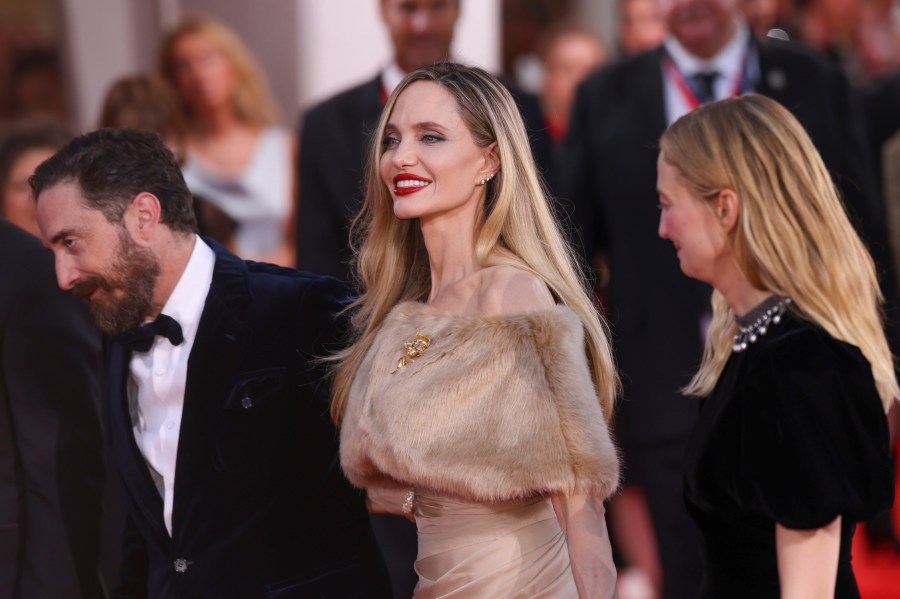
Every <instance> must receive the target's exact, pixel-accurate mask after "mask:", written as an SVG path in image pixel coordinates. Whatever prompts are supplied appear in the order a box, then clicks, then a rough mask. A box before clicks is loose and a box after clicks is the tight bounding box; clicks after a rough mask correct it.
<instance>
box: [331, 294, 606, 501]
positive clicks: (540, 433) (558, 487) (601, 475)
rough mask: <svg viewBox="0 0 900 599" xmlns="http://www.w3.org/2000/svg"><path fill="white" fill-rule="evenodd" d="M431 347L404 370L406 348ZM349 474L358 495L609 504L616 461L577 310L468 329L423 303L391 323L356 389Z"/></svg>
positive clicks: (398, 311) (469, 323) (346, 448)
mask: <svg viewBox="0 0 900 599" xmlns="http://www.w3.org/2000/svg"><path fill="white" fill-rule="evenodd" d="M416 333H422V334H424V335H427V336H428V337H430V338H431V344H430V346H429V347H428V348H427V349H426V350H425V351H424V352H423V354H422V355H421V356H420V357H417V358H415V359H414V361H413V363H411V364H408V365H406V366H404V367H402V368H399V369H397V361H398V360H399V358H400V357H401V356H402V355H404V354H405V350H404V343H408V342H410V341H412V339H413V337H414V335H415V334H416ZM341 464H342V466H343V468H344V472H345V473H346V474H347V477H348V478H349V479H350V481H351V482H352V483H353V484H355V485H356V486H358V487H366V486H370V485H376V484H385V483H387V482H392V483H393V484H397V483H399V484H402V485H408V486H413V487H419V488H427V489H430V490H432V491H436V492H439V493H444V494H448V495H454V496H457V497H461V498H464V499H469V500H473V501H502V500H509V499H516V498H521V497H528V496H533V495H537V494H546V493H550V492H558V493H563V494H567V495H572V494H576V493H587V494H591V495H595V496H600V497H607V496H608V495H610V494H611V493H612V492H613V491H614V490H615V489H616V486H617V484H618V478H619V461H618V456H617V453H616V450H615V447H614V445H613V442H612V439H611V438H610V433H609V429H608V428H607V426H606V422H605V420H604V418H603V413H602V410H601V408H600V403H599V401H598V399H597V395H596V392H595V390H594V385H593V383H592V381H591V375H590V372H589V368H588V363H587V358H586V354H585V348H584V332H583V328H582V324H581V320H580V319H579V318H578V316H577V315H576V314H575V313H574V312H573V311H572V310H571V309H570V308H568V307H565V306H555V307H553V308H549V309H544V310H538V311H534V312H528V313H524V314H516V315H512V316H506V315H504V316H493V317H460V316H455V315H452V314H448V313H446V312H442V311H439V310H436V309H434V308H432V307H430V306H427V305H425V304H421V303H417V302H404V303H401V304H398V305H397V306H396V307H395V308H394V309H393V310H392V311H391V312H390V314H388V316H387V317H386V319H385V321H384V323H383V325H382V327H381V329H380V330H379V332H378V333H377V335H376V337H375V340H374V342H373V344H372V347H371V348H370V350H369V352H368V354H367V355H366V357H365V359H364V360H363V362H362V364H361V366H360V369H359V371H358V372H357V375H356V378H355V380H354V382H353V385H352V388H351V391H350V395H349V399H348V403H347V409H346V412H345V415H344V419H343V423H342V428H341Z"/></svg>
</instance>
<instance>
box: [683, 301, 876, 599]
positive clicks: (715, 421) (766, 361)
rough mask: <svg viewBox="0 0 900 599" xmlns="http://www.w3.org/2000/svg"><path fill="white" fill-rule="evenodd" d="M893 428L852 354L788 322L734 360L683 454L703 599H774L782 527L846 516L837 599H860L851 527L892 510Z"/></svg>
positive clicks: (867, 371) (864, 366)
mask: <svg viewBox="0 0 900 599" xmlns="http://www.w3.org/2000/svg"><path fill="white" fill-rule="evenodd" d="M888 446H889V439H888V430H887V420H886V418H885V415H884V410H883V408H882V404H881V401H880V399H879V396H878V393H877V391H876V388H875V383H874V380H873V378H872V371H871V367H870V365H869V362H868V361H867V360H866V359H865V357H863V355H862V353H861V352H860V351H859V349H857V348H856V347H855V346H852V345H849V344H847V343H844V342H841V341H838V340H836V339H835V338H834V337H832V336H831V335H829V334H828V333H827V332H825V331H824V330H823V329H821V328H819V327H817V326H815V325H813V324H811V323H809V322H807V321H804V320H800V319H799V318H796V317H794V316H790V315H786V316H785V317H784V318H783V319H782V321H781V322H780V323H779V324H777V325H771V326H770V327H769V330H768V333H767V334H766V335H764V336H761V337H759V339H758V340H757V341H756V343H753V344H751V345H749V346H748V348H747V349H746V350H745V351H744V352H741V353H735V354H732V356H731V358H730V359H729V361H728V363H727V365H726V367H725V370H724V371H723V373H722V375H721V377H720V378H719V382H718V384H717V385H716V388H715V390H714V391H713V392H712V394H711V395H710V396H709V397H708V398H707V399H706V401H705V402H704V404H703V408H702V409H701V412H700V418H699V421H698V423H697V426H696V428H695V429H694V432H693V434H692V437H691V439H690V442H689V444H688V448H687V451H686V454H685V503H686V505H687V509H688V511H689V512H690V514H691V516H692V517H693V519H694V521H695V522H696V524H697V526H698V527H699V529H700V532H701V542H702V550H703V554H704V560H705V566H706V567H705V573H704V580H703V584H702V588H701V593H700V597H701V598H713V597H715V598H723V597H727V598H729V599H741V598H743V597H746V598H753V599H765V598H768V597H776V598H777V597H779V596H780V590H779V583H778V566H777V558H776V553H775V524H776V523H778V524H781V525H782V526H784V527H787V528H792V529H815V528H819V527H822V526H824V525H826V524H828V523H829V522H831V521H833V520H834V519H835V518H836V517H838V516H841V517H842V519H841V549H840V561H839V564H838V574H837V587H836V591H835V597H838V598H841V599H843V598H851V597H859V591H858V589H857V586H856V579H855V577H854V575H853V570H852V568H851V565H850V546H851V541H852V538H853V532H854V530H855V523H856V522H858V521H863V520H867V519H869V518H870V517H872V516H874V515H875V514H877V513H878V512H880V511H882V510H884V509H886V508H888V507H889V506H890V505H891V503H892V501H893V478H892V472H891V463H890V457H889V451H888Z"/></svg>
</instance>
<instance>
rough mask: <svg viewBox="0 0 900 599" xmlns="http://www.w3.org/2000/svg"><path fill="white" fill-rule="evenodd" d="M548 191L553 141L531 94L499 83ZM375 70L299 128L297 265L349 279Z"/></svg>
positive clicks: (373, 120)
mask: <svg viewBox="0 0 900 599" xmlns="http://www.w3.org/2000/svg"><path fill="white" fill-rule="evenodd" d="M504 84H505V85H506V87H507V89H509V91H510V93H512V95H513V97H514V98H515V100H516V103H517V104H518V106H519V111H520V112H521V113H522V118H523V120H524V121H525V127H526V129H527V131H528V134H529V137H530V138H531V146H532V151H533V152H534V155H535V160H536V161H537V163H538V165H539V166H540V168H541V169H542V171H543V173H544V177H545V178H546V179H547V182H548V185H549V186H550V188H551V189H553V187H554V186H555V180H556V177H555V174H554V173H553V172H552V168H551V166H552V162H553V145H552V141H551V139H550V135H549V133H548V132H547V129H546V125H545V123H544V117H543V113H542V111H541V107H540V104H539V103H538V100H537V97H536V96H534V95H532V94H528V93H526V92H524V91H522V90H519V89H517V88H516V87H515V86H513V85H511V84H509V83H507V82H504ZM382 108H383V105H382V102H381V74H379V75H378V76H376V77H375V78H374V79H372V80H370V81H367V82H366V83H363V84H362V85H358V86H356V87H353V88H351V89H348V90H346V91H344V92H342V93H340V94H338V95H336V96H334V97H332V98H329V99H328V100H325V101H324V102H322V103H321V104H318V105H317V106H314V107H313V108H311V109H310V110H309V111H308V112H307V113H306V115H305V117H304V118H303V124H302V126H301V130H300V153H299V156H300V158H299V180H300V208H299V212H298V217H297V265H298V268H300V269H301V270H308V271H310V272H315V273H319V274H324V275H330V276H334V277H338V278H339V279H342V280H345V281H349V280H350V272H349V269H348V264H349V262H350V258H351V252H350V248H349V246H348V243H349V228H350V223H351V221H352V220H353V217H354V216H356V214H357V213H358V212H359V210H360V208H361V207H362V201H363V196H364V195H365V185H366V181H365V168H366V162H367V161H368V154H367V152H368V151H369V143H370V140H371V135H372V133H373V132H374V129H375V128H376V127H377V126H378V118H379V117H380V116H381V109H382Z"/></svg>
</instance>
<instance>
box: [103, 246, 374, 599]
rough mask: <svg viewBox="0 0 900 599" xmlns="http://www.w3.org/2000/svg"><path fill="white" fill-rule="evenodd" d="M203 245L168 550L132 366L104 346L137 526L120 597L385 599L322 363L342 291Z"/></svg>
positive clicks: (117, 443) (115, 432) (122, 466)
mask: <svg viewBox="0 0 900 599" xmlns="http://www.w3.org/2000/svg"><path fill="white" fill-rule="evenodd" d="M205 241H206V242H207V243H208V244H209V245H210V246H211V247H212V248H213V250H214V251H215V254H216V263H215V268H214V271H213V279H212V285H211V288H210V290H209V294H208V296H207V298H206V303H205V306H204V309H203V314H202V317H201V320H200V325H199V328H198V331H197V337H196V339H195V342H194V346H193V348H192V350H191V355H190V358H189V362H188V371H187V381H186V389H185V397H184V408H183V412H182V420H181V430H180V437H179V446H178V455H177V461H176V481H175V497H174V505H173V514H172V528H173V532H172V537H171V538H170V537H169V535H168V532H167V531H166V528H165V525H164V522H163V503H162V498H161V497H160V494H159V492H158V491H157V489H156V487H155V486H154V483H153V481H152V480H151V477H150V474H149V471H148V467H147V464H146V462H145V461H144V459H143V456H142V455H141V453H140V451H139V450H138V448H137V445H136V443H135V440H134V435H133V432H132V424H131V417H130V415H129V410H128V400H127V396H126V379H127V375H128V364H129V359H130V353H129V352H128V351H127V350H126V349H125V348H124V347H122V346H121V345H120V344H119V343H117V342H116V341H114V340H109V341H108V343H107V348H106V350H107V351H106V354H107V364H108V380H107V391H108V395H109V397H108V399H109V409H110V418H111V422H110V429H111V440H112V444H113V449H114V452H115V454H116V460H117V466H118V470H119V471H120V473H121V475H122V478H123V479H124V483H125V489H126V495H127V498H128V504H129V512H130V513H129V523H128V527H127V528H128V530H127V532H126V550H125V553H126V555H125V560H124V566H123V573H122V581H121V584H120V588H119V590H118V592H117V595H116V596H119V597H152V598H154V599H155V598H158V597H210V598H212V597H216V598H220V597H241V598H245V597H246V598H250V597H277V598H280V599H285V598H299V597H370V596H374V597H378V596H382V594H383V592H384V591H383V589H384V588H385V587H384V584H385V580H384V577H383V575H382V572H381V569H380V566H379V565H378V558H377V556H376V553H375V551H374V548H373V547H374V546H373V544H372V540H371V535H370V532H369V528H368V524H367V514H366V510H365V506H364V503H363V499H362V497H361V495H360V494H359V493H358V492H357V491H355V490H354V489H352V488H351V487H350V485H349V483H348V482H347V481H346V479H345V478H344V477H343V474H342V473H341V471H340V465H339V462H338V458H337V437H336V434H335V431H334V428H333V426H332V424H331V421H330V418H329V414H328V398H329V389H328V384H327V380H326V377H325V375H324V372H323V370H324V368H323V367H322V366H321V365H320V363H318V362H315V360H314V358H315V357H321V356H324V355H326V354H327V353H328V352H329V351H333V350H334V349H335V346H336V343H337V339H338V336H339V331H338V327H337V325H336V320H335V313H336V312H337V311H338V310H340V309H341V308H342V307H343V306H344V305H345V303H346V301H347V290H346V288H345V286H344V285H342V284H341V283H339V282H338V281H336V280H334V279H329V278H324V277H317V276H314V275H310V274H306V273H298V272H296V271H293V270H289V269H284V268H280V267H276V266H272V265H268V264H260V263H254V262H245V261H243V260H241V259H239V258H237V257H236V256H234V255H233V254H231V253H229V252H228V251H227V250H225V249H224V248H223V247H221V246H219V245H218V244H216V243H215V242H213V241H210V240H205Z"/></svg>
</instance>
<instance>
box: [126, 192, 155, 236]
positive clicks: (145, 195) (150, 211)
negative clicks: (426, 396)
mask: <svg viewBox="0 0 900 599" xmlns="http://www.w3.org/2000/svg"><path fill="white" fill-rule="evenodd" d="M161 215H162V206H160V203H159V198H157V197H156V196H155V195H153V194H152V193H149V192H141V193H139V194H137V195H136V196H134V199H133V200H132V201H131V204H129V205H128V208H127V209H126V210H125V226H126V228H127V229H128V230H129V231H130V232H131V234H132V236H133V237H134V239H135V240H140V241H144V242H149V241H150V240H151V239H152V238H153V235H154V233H156V227H157V226H158V225H159V219H160V216H161Z"/></svg>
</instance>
